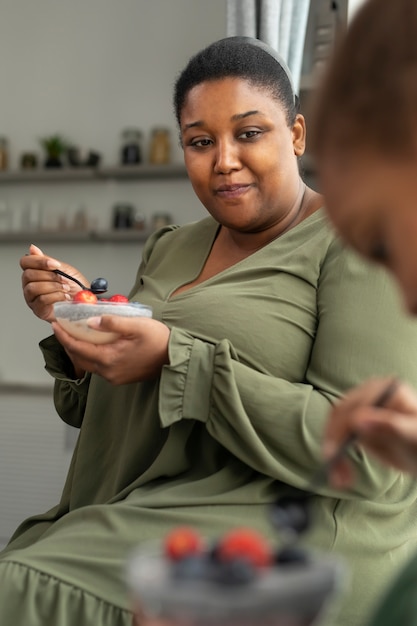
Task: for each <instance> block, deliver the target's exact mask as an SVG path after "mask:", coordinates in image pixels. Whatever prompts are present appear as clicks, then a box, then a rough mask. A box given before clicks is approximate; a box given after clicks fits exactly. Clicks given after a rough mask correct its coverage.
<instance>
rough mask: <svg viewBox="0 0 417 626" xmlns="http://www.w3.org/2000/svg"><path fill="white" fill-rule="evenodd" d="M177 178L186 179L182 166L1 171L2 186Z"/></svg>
mask: <svg viewBox="0 0 417 626" xmlns="http://www.w3.org/2000/svg"><path fill="white" fill-rule="evenodd" d="M175 178H177V179H179V178H187V170H186V169H185V167H184V165H183V164H181V163H171V164H167V165H121V166H115V167H99V168H84V167H71V168H68V167H63V168H57V169H36V170H15V171H6V172H0V184H13V183H67V182H68V183H70V182H82V181H86V182H103V181H111V180H120V181H129V180H130V181H135V180H155V179H156V180H168V179H175Z"/></svg>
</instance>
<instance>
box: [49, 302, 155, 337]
mask: <svg viewBox="0 0 417 626" xmlns="http://www.w3.org/2000/svg"><path fill="white" fill-rule="evenodd" d="M54 312H55V318H56V321H57V322H58V323H59V324H60V326H62V328H64V330H66V331H67V333H68V334H69V335H72V336H73V337H75V338H76V339H81V340H82V341H89V342H91V343H96V344H102V343H110V342H112V341H114V340H115V339H117V337H118V334H117V333H110V332H106V331H102V330H96V329H95V328H90V327H89V326H88V319H89V318H91V317H99V316H101V315H121V316H122V317H152V309H151V307H149V306H146V305H144V304H139V302H128V303H124V302H98V303H96V304H89V303H84V302H55V304H54Z"/></svg>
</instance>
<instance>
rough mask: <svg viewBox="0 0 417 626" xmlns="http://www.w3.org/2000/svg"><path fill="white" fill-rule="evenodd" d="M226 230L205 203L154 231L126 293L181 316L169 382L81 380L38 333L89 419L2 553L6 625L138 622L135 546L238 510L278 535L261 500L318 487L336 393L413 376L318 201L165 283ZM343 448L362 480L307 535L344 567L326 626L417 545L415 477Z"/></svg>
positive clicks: (377, 287) (219, 521)
mask: <svg viewBox="0 0 417 626" xmlns="http://www.w3.org/2000/svg"><path fill="white" fill-rule="evenodd" d="M217 229H218V225H217V224H216V223H215V222H214V221H213V220H212V219H211V218H210V217H209V218H206V219H203V220H202V221H199V222H196V223H193V224H189V225H186V226H182V227H168V228H165V229H162V230H161V231H158V232H157V233H155V234H154V235H152V236H151V238H150V239H149V241H148V242H147V244H146V246H145V249H144V253H143V260H142V264H141V267H140V268H139V271H138V275H137V280H136V284H135V286H134V288H133V289H132V292H131V298H132V299H133V300H138V301H140V302H143V303H145V304H148V305H151V306H152V308H153V314H154V317H155V318H156V319H158V320H162V321H163V322H164V323H165V324H167V325H168V326H169V327H170V328H171V335H170V341H169V360H170V363H169V365H167V366H164V367H163V369H162V373H161V376H160V378H159V379H158V380H153V381H147V382H143V383H136V384H127V385H121V386H116V387H115V386H111V385H110V384H109V383H107V382H106V381H105V380H103V379H101V378H100V377H97V376H94V375H93V376H91V377H90V375H88V376H86V377H85V378H84V379H83V380H73V377H72V374H71V372H72V370H71V367H70V364H69V362H68V360H67V358H66V356H65V353H64V351H63V350H62V349H61V348H60V346H59V344H58V343H57V342H56V340H55V339H54V338H53V337H49V338H47V339H46V340H44V341H43V342H42V343H41V348H42V351H43V354H44V358H45V361H46V368H47V370H48V372H50V374H51V375H52V376H53V377H54V378H55V381H56V382H55V393H54V397H55V405H56V409H57V412H58V414H59V415H60V417H61V418H62V419H63V420H64V421H65V422H67V423H68V424H71V425H73V426H76V427H79V428H80V433H79V437H78V441H77V445H76V449H75V451H74V455H73V459H72V462H71V466H70V469H69V472H68V477H67V480H66V484H65V487H64V490H63V494H62V498H61V501H60V502H59V504H58V505H57V506H56V507H54V508H53V509H52V510H50V511H48V512H47V513H44V514H42V515H38V516H35V517H32V518H30V519H28V520H26V521H25V522H23V523H22V524H21V526H20V527H19V528H18V529H17V531H16V533H15V534H14V536H13V538H12V540H11V542H10V543H9V545H8V546H7V548H6V549H5V550H4V551H3V552H2V553H1V554H0V624H2V625H4V626H58V625H59V626H80V624H82V625H83V626H88V625H90V624H91V626H93V625H94V626H128V625H129V626H130V624H131V613H130V601H129V597H128V593H127V590H126V584H125V563H126V559H127V558H128V556H129V555H130V554H131V552H132V549H133V548H134V547H136V546H137V545H138V544H140V543H141V542H143V541H147V540H150V539H156V538H158V539H160V538H162V537H163V536H164V534H165V533H166V532H167V530H168V529H170V528H172V527H173V526H175V525H179V524H189V525H194V526H195V527H196V528H198V529H200V530H201V532H202V533H204V534H206V535H207V536H212V537H214V536H217V535H219V534H220V533H222V532H223V531H224V530H225V529H227V528H231V527H234V526H239V525H242V524H244V525H250V526H253V527H255V528H257V529H260V530H262V531H263V532H265V533H267V534H268V535H269V536H271V537H274V538H276V533H275V531H274V530H273V529H272V527H271V524H270V521H269V519H268V504H269V503H271V502H272V501H273V500H274V498H275V497H276V496H278V495H279V494H281V493H283V492H284V491H285V490H286V489H287V486H288V485H293V486H296V487H301V488H303V487H307V486H308V483H309V480H310V477H311V476H312V474H313V473H314V471H315V470H316V469H317V467H318V465H319V464H320V463H321V462H322V456H321V449H320V447H321V440H322V431H323V427H324V425H325V423H326V420H327V416H328V412H329V408H330V405H331V403H332V402H334V401H335V400H336V399H337V398H338V397H340V396H341V394H343V392H345V391H346V390H347V389H348V388H349V387H351V386H353V385H356V384H357V383H359V382H361V381H362V380H363V379H365V378H367V377H369V376H371V375H379V374H381V375H382V374H388V373H389V374H397V375H399V376H401V377H402V378H404V379H405V380H408V381H409V382H411V383H412V384H414V385H416V386H417V358H416V355H417V332H416V330H417V326H416V323H415V322H413V321H411V320H409V319H407V318H406V317H405V316H404V315H403V313H402V310H401V303H400V302H399V300H398V296H397V293H396V290H395V289H394V287H393V286H392V284H391V282H390V279H389V278H388V277H386V275H385V273H384V272H382V271H381V270H379V269H376V268H369V267H368V265H366V264H364V263H362V262H361V261H360V260H359V259H358V258H357V257H356V256H355V255H354V254H353V253H352V252H350V251H347V250H345V249H344V248H343V246H341V244H340V242H339V241H338V239H337V238H336V237H335V235H334V234H333V232H332V230H331V229H330V228H329V226H328V224H327V221H326V218H325V216H324V214H323V213H322V211H318V212H316V213H315V214H313V215H312V216H310V217H309V218H307V219H306V220H304V221H303V222H302V223H300V224H299V225H297V226H296V227H294V228H293V229H292V230H290V231H288V232H286V233H285V234H283V235H282V236H281V237H280V238H278V239H276V240H275V241H273V242H271V243H270V244H269V245H267V246H265V247H264V248H263V249H261V250H259V251H257V252H255V253H254V254H252V255H251V256H250V257H248V258H246V259H245V260H243V261H241V262H239V263H237V264H236V265H234V266H233V267H230V268H228V269H227V270H225V271H222V272H221V273H219V274H218V275H217V276H214V277H212V278H210V279H209V280H207V281H205V282H204V283H202V284H199V285H197V286H195V287H193V288H191V289H189V290H187V291H185V292H182V293H180V294H178V295H176V296H174V297H171V294H172V293H173V292H174V291H175V289H176V288H177V287H179V286H180V285H183V284H185V283H187V282H190V281H192V280H193V279H195V278H196V277H197V276H198V275H199V273H200V271H201V269H202V267H203V265H204V262H205V260H206V258H207V255H208V254H209V252H210V249H211V246H212V244H213V241H214V238H215V236H216V232H217ZM138 358H140V355H138ZM350 454H351V456H352V458H353V460H354V463H355V466H356V472H357V480H356V483H355V486H354V488H353V489H352V490H351V491H349V492H338V491H336V490H334V489H333V488H331V487H329V486H325V487H323V488H322V489H321V490H320V493H319V494H318V495H317V498H316V499H315V501H314V516H315V517H314V526H313V528H312V530H311V532H310V533H309V534H308V535H307V536H306V537H305V540H304V541H305V544H306V545H307V546H310V547H314V548H319V549H322V550H325V551H330V552H334V553H335V554H339V555H342V556H343V557H344V558H345V559H346V561H347V562H348V563H349V567H350V569H351V583H350V586H349V589H348V590H346V593H345V596H344V599H343V602H342V610H341V612H340V614H339V616H338V617H337V618H336V617H334V618H333V621H332V622H331V623H332V626H361V625H362V624H365V623H366V622H367V618H368V615H369V612H370V611H371V609H373V607H374V605H375V603H376V601H377V600H378V598H379V595H380V594H381V593H382V591H383V590H384V589H385V587H386V585H387V584H388V583H389V582H390V581H391V578H392V576H394V575H395V574H396V573H397V571H398V568H399V567H400V566H401V565H402V564H403V563H404V561H405V560H406V559H407V558H408V557H409V555H410V554H411V551H412V550H414V548H415V547H416V545H417V533H416V522H415V520H416V518H417V483H416V481H415V480H414V479H411V478H409V477H408V476H405V475H403V474H401V473H398V472H397V471H394V470H392V469H388V468H386V467H382V466H381V465H379V464H378V463H377V462H376V461H375V460H373V459H371V458H368V457H367V456H366V455H365V454H363V452H361V451H357V450H352V451H351V453H350ZM277 541H279V539H278V538H277Z"/></svg>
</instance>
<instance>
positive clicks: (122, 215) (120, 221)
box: [113, 203, 135, 230]
mask: <svg viewBox="0 0 417 626" xmlns="http://www.w3.org/2000/svg"><path fill="white" fill-rule="evenodd" d="M134 215H135V208H134V206H133V205H132V204H127V203H124V204H122V203H120V204H115V205H114V207H113V228H115V229H116V230H121V229H124V228H132V227H133V222H134Z"/></svg>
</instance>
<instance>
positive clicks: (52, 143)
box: [40, 134, 68, 167]
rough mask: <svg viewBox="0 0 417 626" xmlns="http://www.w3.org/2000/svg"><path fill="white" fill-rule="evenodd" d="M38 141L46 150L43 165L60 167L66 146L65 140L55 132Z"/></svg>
mask: <svg viewBox="0 0 417 626" xmlns="http://www.w3.org/2000/svg"><path fill="white" fill-rule="evenodd" d="M40 142H41V146H42V148H43V149H44V150H45V152H46V159H45V163H44V165H45V167H62V155H63V154H64V153H65V152H66V150H67V148H68V144H67V142H66V140H65V139H64V138H63V137H62V136H61V135H58V134H56V135H50V136H49V137H43V138H42V139H41V140H40Z"/></svg>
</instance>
